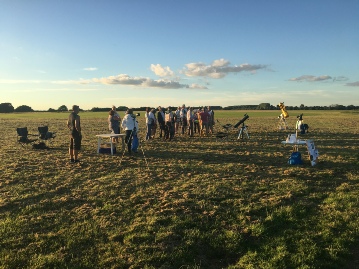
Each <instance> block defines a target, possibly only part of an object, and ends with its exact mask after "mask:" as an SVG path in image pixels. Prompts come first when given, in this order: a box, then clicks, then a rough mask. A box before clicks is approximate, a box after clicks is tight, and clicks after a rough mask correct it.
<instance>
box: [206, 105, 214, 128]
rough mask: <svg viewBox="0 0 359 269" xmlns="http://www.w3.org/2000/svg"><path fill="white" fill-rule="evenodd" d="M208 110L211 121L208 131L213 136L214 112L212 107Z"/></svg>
mask: <svg viewBox="0 0 359 269" xmlns="http://www.w3.org/2000/svg"><path fill="white" fill-rule="evenodd" d="M207 108H208V114H209V116H210V118H209V121H208V129H209V131H210V132H211V134H213V133H214V132H213V126H214V111H213V109H211V107H210V106H208V107H207Z"/></svg>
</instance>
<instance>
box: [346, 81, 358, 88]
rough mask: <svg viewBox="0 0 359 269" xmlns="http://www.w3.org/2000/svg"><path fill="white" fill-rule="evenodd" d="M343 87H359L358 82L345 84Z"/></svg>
mask: <svg viewBox="0 0 359 269" xmlns="http://www.w3.org/2000/svg"><path fill="white" fill-rule="evenodd" d="M345 86H353V87H358V86H359V81H356V82H350V83H347V84H345Z"/></svg>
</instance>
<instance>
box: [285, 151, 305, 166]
mask: <svg viewBox="0 0 359 269" xmlns="http://www.w3.org/2000/svg"><path fill="white" fill-rule="evenodd" d="M288 164H292V165H298V164H303V161H302V156H301V154H300V152H298V151H295V152H292V154H291V155H290V158H289V160H288Z"/></svg>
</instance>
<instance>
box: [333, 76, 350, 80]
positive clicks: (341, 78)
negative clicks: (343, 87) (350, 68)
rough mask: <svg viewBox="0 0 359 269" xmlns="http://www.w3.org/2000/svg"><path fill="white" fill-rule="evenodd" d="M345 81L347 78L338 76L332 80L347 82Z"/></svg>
mask: <svg viewBox="0 0 359 269" xmlns="http://www.w3.org/2000/svg"><path fill="white" fill-rule="evenodd" d="M347 80H349V78H347V77H344V76H339V77H335V78H333V81H347Z"/></svg>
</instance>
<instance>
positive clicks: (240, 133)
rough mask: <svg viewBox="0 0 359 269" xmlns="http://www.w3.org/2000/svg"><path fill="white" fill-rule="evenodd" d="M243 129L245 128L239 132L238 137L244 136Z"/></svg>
mask: <svg viewBox="0 0 359 269" xmlns="http://www.w3.org/2000/svg"><path fill="white" fill-rule="evenodd" d="M242 131H243V129H242V128H241V130H240V131H239V133H238V137H237V139H240V138H242V137H243V134H242Z"/></svg>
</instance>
